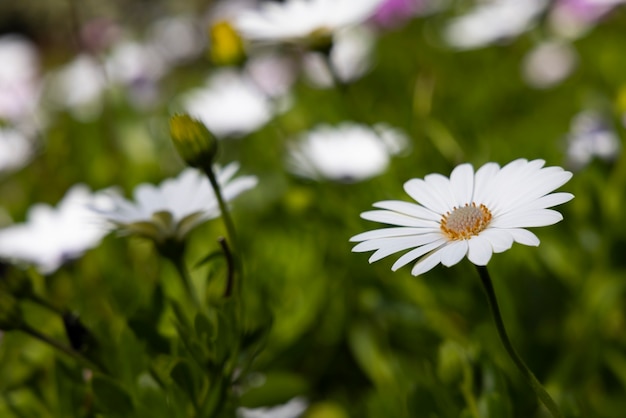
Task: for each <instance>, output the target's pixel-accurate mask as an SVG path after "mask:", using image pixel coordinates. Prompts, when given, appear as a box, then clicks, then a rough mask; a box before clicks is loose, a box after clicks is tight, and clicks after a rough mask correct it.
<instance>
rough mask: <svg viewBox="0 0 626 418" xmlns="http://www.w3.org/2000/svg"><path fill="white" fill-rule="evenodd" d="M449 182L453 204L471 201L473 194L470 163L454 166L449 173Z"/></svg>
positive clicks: (472, 169)
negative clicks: (453, 199)
mask: <svg viewBox="0 0 626 418" xmlns="http://www.w3.org/2000/svg"><path fill="white" fill-rule="evenodd" d="M450 184H451V187H452V193H453V195H454V198H455V201H456V203H455V206H457V207H459V206H463V205H465V204H468V203H471V202H472V195H473V194H474V167H472V165H471V164H461V165H458V166H456V167H455V169H454V170H452V174H450Z"/></svg>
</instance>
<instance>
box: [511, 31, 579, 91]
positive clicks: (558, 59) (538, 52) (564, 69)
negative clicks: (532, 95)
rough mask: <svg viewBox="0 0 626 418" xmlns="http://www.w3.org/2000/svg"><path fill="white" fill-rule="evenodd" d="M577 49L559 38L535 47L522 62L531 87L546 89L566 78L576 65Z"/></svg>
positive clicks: (523, 71)
mask: <svg viewBox="0 0 626 418" xmlns="http://www.w3.org/2000/svg"><path fill="white" fill-rule="evenodd" d="M577 61H578V56H577V54H576V49H574V47H573V46H572V45H571V44H570V43H568V42H562V41H558V40H554V41H546V42H542V43H540V44H539V45H537V46H536V47H535V48H533V49H532V50H531V51H530V52H529V53H528V54H526V56H525V57H524V61H523V63H522V75H523V76H524V79H525V80H526V83H528V84H529V85H530V86H531V87H535V88H538V89H545V88H549V87H552V86H555V85H557V84H559V83H560V82H561V81H563V80H565V79H566V78H567V77H568V76H569V75H570V74H571V73H572V71H573V70H574V68H575V67H576V63H577Z"/></svg>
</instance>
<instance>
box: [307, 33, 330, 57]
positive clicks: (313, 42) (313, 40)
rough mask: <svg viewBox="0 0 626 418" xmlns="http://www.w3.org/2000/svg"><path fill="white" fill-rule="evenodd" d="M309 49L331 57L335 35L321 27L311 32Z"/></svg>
mask: <svg viewBox="0 0 626 418" xmlns="http://www.w3.org/2000/svg"><path fill="white" fill-rule="evenodd" d="M307 46H308V47H309V49H311V50H313V51H317V52H321V53H322V54H324V55H330V50H331V49H332V48H333V33H332V32H331V31H330V30H328V29H327V28H324V27H321V28H317V29H315V30H314V31H313V32H311V33H310V34H309V36H308V39H307Z"/></svg>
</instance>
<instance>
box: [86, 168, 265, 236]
mask: <svg viewBox="0 0 626 418" xmlns="http://www.w3.org/2000/svg"><path fill="white" fill-rule="evenodd" d="M238 169H239V165H238V164H236V163H231V164H229V165H227V166H226V167H224V168H223V169H218V170H217V172H216V177H217V182H218V184H219V185H220V187H221V191H222V195H223V197H224V200H226V201H231V200H232V199H234V198H235V197H237V196H238V195H239V194H241V193H242V192H244V191H246V190H248V189H251V188H253V187H254V186H256V184H257V179H256V177H255V176H241V177H237V178H234V176H235V173H236V172H237V170H238ZM134 196H135V201H134V202H129V201H128V200H126V199H124V198H123V197H121V196H118V195H113V199H114V200H113V204H112V205H111V206H110V207H109V208H102V207H101V208H95V211H96V212H98V213H99V214H100V215H101V216H102V217H104V218H105V219H107V220H108V221H109V222H111V223H112V224H113V225H115V226H116V227H117V228H118V229H119V230H120V232H123V233H127V234H135V235H139V236H143V237H146V238H150V239H152V240H154V241H155V242H157V243H159V244H160V243H164V242H166V241H167V240H171V239H173V240H178V241H182V240H184V238H185V237H186V235H187V234H188V233H189V232H190V231H191V230H192V229H193V228H195V227H196V226H197V225H199V224H201V223H203V222H205V221H207V220H209V219H213V218H217V217H218V216H220V209H219V204H218V202H217V198H216V197H215V193H214V192H213V189H212V188H211V185H210V183H209V180H208V179H207V177H206V176H205V175H204V174H202V173H201V172H200V171H198V170H196V169H193V168H187V169H185V170H183V171H182V172H181V173H180V175H179V176H178V177H176V178H172V179H168V180H165V181H164V182H163V183H161V184H160V185H159V186H154V185H152V184H140V185H139V186H137V187H136V188H135V192H134Z"/></svg>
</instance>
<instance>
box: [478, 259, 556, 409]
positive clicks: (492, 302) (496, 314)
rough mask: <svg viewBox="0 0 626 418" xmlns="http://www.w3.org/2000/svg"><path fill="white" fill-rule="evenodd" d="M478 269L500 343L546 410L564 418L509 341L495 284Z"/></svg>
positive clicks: (480, 268) (483, 268)
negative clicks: (494, 287)
mask: <svg viewBox="0 0 626 418" xmlns="http://www.w3.org/2000/svg"><path fill="white" fill-rule="evenodd" d="M476 269H477V270H478V275H479V276H480V280H481V282H482V284H483V288H484V289H485V293H486V295H487V300H488V301H489V307H490V308H491V313H492V314H493V320H494V322H495V324H496V329H497V330H498V335H499V336H500V341H502V345H503V346H504V348H505V350H506V352H507V353H508V355H509V357H510V358H511V360H513V363H515V365H516V366H517V368H518V369H519V371H520V372H521V373H522V375H523V376H524V378H526V381H527V382H528V383H529V384H530V386H531V387H532V388H533V390H534V391H535V393H536V394H537V396H538V397H539V399H540V400H541V402H542V403H543V404H544V405H545V406H546V408H548V410H549V411H550V413H551V414H552V416H553V417H554V418H563V414H561V411H560V410H559V407H558V406H557V405H556V402H554V400H553V399H552V398H551V397H550V395H549V394H548V392H547V391H546V389H545V388H544V387H543V386H542V385H541V383H540V382H539V380H537V378H536V377H535V375H534V374H533V372H532V371H531V370H530V369H529V368H528V366H526V364H525V363H524V361H523V360H522V358H521V357H520V356H519V355H518V354H517V352H516V351H515V348H513V345H512V344H511V341H510V340H509V336H508V335H507V332H506V328H505V327H504V322H502V316H501V315H500V308H499V307H498V300H497V298H496V292H495V291H494V289H493V283H492V282H491V277H490V276H489V272H488V271H487V267H486V266H476Z"/></svg>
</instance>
